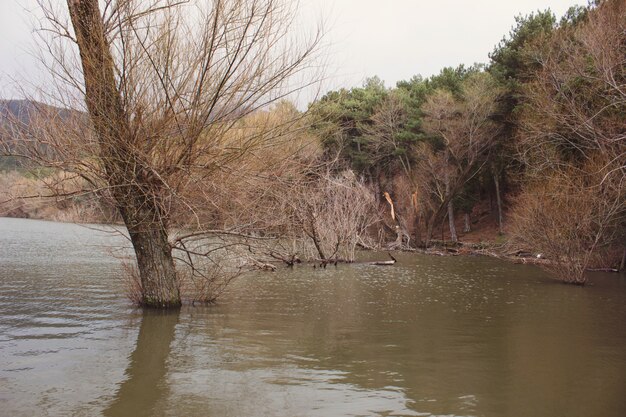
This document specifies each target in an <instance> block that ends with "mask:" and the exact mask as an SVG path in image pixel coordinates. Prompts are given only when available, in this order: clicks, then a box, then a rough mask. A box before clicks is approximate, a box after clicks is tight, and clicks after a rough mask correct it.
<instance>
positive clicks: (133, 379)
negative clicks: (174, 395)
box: [103, 310, 180, 417]
mask: <svg viewBox="0 0 626 417" xmlns="http://www.w3.org/2000/svg"><path fill="white" fill-rule="evenodd" d="M179 314H180V311H167V312H166V311H158V310H146V311H144V313H143V319H142V321H141V327H140V328H139V336H138V337H137V347H136V348H135V350H134V351H133V353H132V355H131V356H130V363H129V365H128V368H127V369H126V377H127V378H126V380H125V381H124V382H123V383H122V384H121V385H120V388H119V390H118V391H117V394H116V396H115V399H114V400H113V402H112V403H111V404H110V405H109V407H108V408H107V409H105V410H104V413H103V414H104V415H105V416H106V417H120V416H134V417H140V416H153V415H155V414H158V413H157V412H156V405H157V402H158V401H159V400H160V399H162V398H166V397H167V391H168V386H167V383H166V381H165V375H166V373H167V367H166V361H167V358H168V357H169V355H170V349H171V344H172V341H173V340H174V332H175V330H176V325H177V324H178V319H179Z"/></svg>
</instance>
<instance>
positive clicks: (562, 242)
mask: <svg viewBox="0 0 626 417" xmlns="http://www.w3.org/2000/svg"><path fill="white" fill-rule="evenodd" d="M590 183H591V185H590ZM596 184H597V183H596ZM616 192H617V193H618V194H617V196H616V194H615V193H616ZM624 198H625V196H624V193H623V188H617V189H615V188H613V187H612V184H609V183H608V182H605V183H603V184H600V185H594V182H593V181H588V178H585V177H582V178H581V177H573V176H572V175H560V176H556V175H555V176H553V177H551V178H549V179H547V181H546V182H542V183H538V184H535V185H534V186H532V187H529V188H527V189H526V190H525V191H524V192H523V193H522V194H521V195H520V196H519V197H518V199H517V204H516V205H515V208H514V209H513V213H512V216H511V218H512V230H511V232H512V239H513V240H512V241H513V243H514V244H516V245H519V246H521V247H523V248H525V249H532V250H535V251H539V252H541V253H542V254H544V255H545V257H546V258H547V262H546V263H544V264H542V265H543V266H544V268H545V269H547V270H549V271H550V272H552V273H553V274H554V275H555V276H556V277H557V278H558V279H559V280H561V281H564V282H567V283H574V284H584V283H585V282H586V281H587V276H586V275H585V271H586V270H587V268H589V267H590V266H591V265H594V266H597V265H599V264H600V265H602V264H604V265H603V266H610V265H606V262H607V259H611V258H614V256H613V257H607V255H608V254H610V253H611V252H614V250H613V249H614V246H615V245H616V244H617V245H619V243H620V242H623V239H625V238H626V234H625V232H624V231H625V226H626V221H625V220H626V211H625V210H624V203H623V201H624Z"/></svg>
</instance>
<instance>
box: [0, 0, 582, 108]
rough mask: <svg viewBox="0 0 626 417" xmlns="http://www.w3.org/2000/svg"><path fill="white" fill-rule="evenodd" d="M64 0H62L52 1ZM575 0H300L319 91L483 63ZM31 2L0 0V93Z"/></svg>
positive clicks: (8, 85)
mask: <svg viewBox="0 0 626 417" xmlns="http://www.w3.org/2000/svg"><path fill="white" fill-rule="evenodd" d="M53 1H58V2H59V3H61V4H63V3H65V0H53ZM580 1H581V0H386V1H385V0H301V5H302V7H303V15H304V16H311V17H310V20H311V23H312V24H314V21H318V20H319V17H320V16H323V20H324V21H325V22H326V23H325V26H326V31H327V36H326V39H325V40H326V43H328V44H329V46H328V48H327V49H326V60H327V61H328V68H327V70H326V75H327V77H328V78H329V80H328V82H327V83H326V84H325V86H324V89H329V88H338V87H353V86H357V85H360V84H361V83H362V82H363V80H364V79H365V78H366V77H368V76H373V75H378V76H379V77H380V78H382V79H383V80H384V81H385V84H386V85H387V86H394V85H395V83H396V82H397V81H399V80H403V79H409V78H411V77H412V76H413V75H415V74H422V75H424V76H429V75H431V74H434V73H437V72H438V71H439V70H440V69H441V68H442V67H444V66H456V65H458V64H460V63H464V64H467V65H471V64H473V63H475V62H487V60H488V56H487V54H488V53H489V52H490V51H492V50H493V47H494V46H495V45H496V44H497V43H498V42H499V40H500V39H501V38H502V36H504V35H505V34H507V33H508V32H509V30H510V28H511V26H512V25H513V24H514V17H515V16H516V15H518V14H520V13H521V14H524V15H525V14H528V13H530V12H532V11H536V10H538V9H540V10H543V9H546V8H550V9H551V10H552V11H553V12H554V13H555V14H556V15H557V17H560V16H561V15H563V13H564V12H565V11H566V10H567V8H568V7H569V6H572V5H574V4H576V3H577V2H578V3H579V2H580ZM34 5H35V1H34V0H0V98H10V97H11V96H13V95H14V93H13V91H15V90H14V89H13V87H12V83H13V81H12V80H13V79H17V80H19V79H20V77H24V76H26V75H28V76H30V77H31V78H32V77H33V76H35V75H36V74H32V71H33V68H34V65H33V62H34V61H33V59H32V58H31V56H30V54H29V51H32V50H33V48H34V46H33V43H32V39H33V35H32V28H31V23H29V22H30V21H32V16H29V13H28V12H27V10H29V9H33V8H34V7H35V6H34Z"/></svg>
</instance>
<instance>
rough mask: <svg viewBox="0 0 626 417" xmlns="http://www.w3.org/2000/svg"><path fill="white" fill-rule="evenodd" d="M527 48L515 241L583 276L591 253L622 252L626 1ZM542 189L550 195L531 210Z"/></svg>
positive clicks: (602, 6)
mask: <svg viewBox="0 0 626 417" xmlns="http://www.w3.org/2000/svg"><path fill="white" fill-rule="evenodd" d="M525 52H526V54H527V55H528V56H529V57H531V58H532V59H533V60H534V61H535V62H536V64H537V67H538V68H537V70H536V72H535V74H534V75H535V77H533V81H531V82H528V83H527V84H526V85H525V86H524V91H523V92H524V100H525V106H524V107H523V109H524V110H523V112H522V114H521V117H520V121H521V122H520V123H521V127H522V129H520V134H519V137H518V146H519V150H520V157H521V159H522V161H523V162H524V163H525V166H526V168H527V176H528V178H529V181H530V183H531V184H534V187H532V188H530V189H528V190H526V191H525V193H524V194H523V195H522V196H521V197H520V199H521V201H522V202H523V204H521V205H520V209H519V210H517V214H516V221H515V224H514V229H515V230H516V233H515V238H516V239H517V240H518V241H521V242H524V241H526V242H527V243H528V244H531V243H532V245H534V247H536V248H540V249H541V250H545V251H546V252H548V253H549V254H550V255H551V258H552V260H553V262H555V264H556V265H557V268H555V272H556V273H557V275H558V276H559V277H560V278H561V279H563V280H565V281H568V282H575V283H584V281H585V277H584V270H585V268H587V266H588V265H589V264H590V263H593V262H594V260H595V261H597V260H598V259H603V262H604V263H610V262H611V259H612V257H611V256H607V254H608V253H609V252H610V249H613V250H616V251H621V252H622V253H624V252H626V248H625V247H624V238H625V235H624V233H625V232H624V230H626V198H625V196H624V189H625V187H624V185H625V184H626V164H625V161H626V135H625V131H624V112H625V111H626V89H625V88H624V86H625V85H626V4H625V3H624V2H623V1H619V0H607V1H603V2H599V4H598V6H597V7H595V8H593V9H591V10H589V12H588V13H587V15H586V17H585V19H584V20H582V21H581V22H579V23H578V24H576V25H569V26H565V27H562V28H560V29H559V30H558V31H556V32H555V33H554V34H552V35H550V36H548V37H546V38H542V39H540V41H538V42H537V43H536V44H534V45H531V46H530V47H529V48H528V49H527V50H526V51H525ZM541 187H543V188H544V189H549V190H551V191H552V193H551V194H546V193H545V192H541V193H540V194H539V195H540V196H541V198H543V203H542V204H543V207H539V208H536V209H533V207H535V205H537V204H539V202H537V201H534V199H533V197H531V196H530V194H531V193H537V192H538V191H537V190H538V189H540V188H541ZM524 234H526V235H527V236H524Z"/></svg>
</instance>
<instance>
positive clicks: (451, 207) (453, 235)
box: [441, 150, 459, 242]
mask: <svg viewBox="0 0 626 417" xmlns="http://www.w3.org/2000/svg"><path fill="white" fill-rule="evenodd" d="M446 163H447V164H448V165H449V156H448V151H447V150H446ZM445 182H446V197H447V198H448V224H449V225H450V239H452V241H453V242H457V241H458V240H459V238H458V237H457V235H456V226H455V225H454V205H453V204H452V198H450V195H451V193H450V173H449V172H448V170H446V174H445ZM441 240H443V237H442V238H441Z"/></svg>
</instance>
